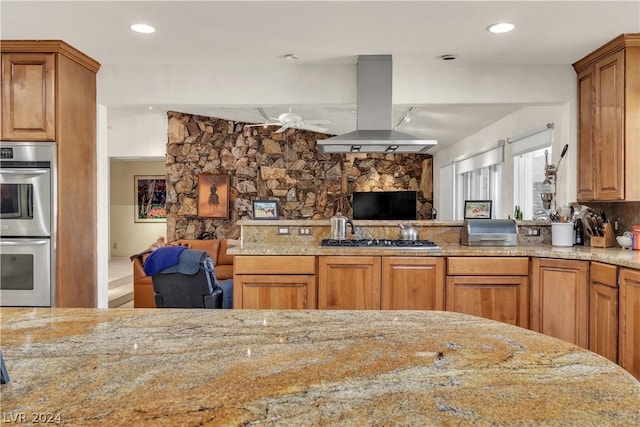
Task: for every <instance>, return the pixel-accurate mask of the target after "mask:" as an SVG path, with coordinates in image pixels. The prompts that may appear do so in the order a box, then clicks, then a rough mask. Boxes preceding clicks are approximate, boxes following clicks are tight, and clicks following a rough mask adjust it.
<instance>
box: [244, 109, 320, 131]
mask: <svg viewBox="0 0 640 427" xmlns="http://www.w3.org/2000/svg"><path fill="white" fill-rule="evenodd" d="M258 111H259V112H260V114H261V115H262V117H264V120H265V122H264V123H262V124H257V125H246V126H245V127H253V126H280V129H278V130H277V131H275V132H274V133H281V132H284V131H285V130H287V129H304V130H309V131H312V132H326V131H327V129H325V128H323V127H320V126H316V125H326V124H328V123H329V121H328V120H302V116H300V114H297V113H293V112H291V107H289V112H288V113H282V114H280V115H279V116H278V117H269V116H268V115H267V113H265V112H264V110H263V109H262V108H261V107H258Z"/></svg>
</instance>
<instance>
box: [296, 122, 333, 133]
mask: <svg viewBox="0 0 640 427" xmlns="http://www.w3.org/2000/svg"><path fill="white" fill-rule="evenodd" d="M298 129H306V130H310V131H311V132H326V131H327V129H325V128H321V127H320V126H313V125H310V124H308V123H305V124H303V125H301V126H299V127H298Z"/></svg>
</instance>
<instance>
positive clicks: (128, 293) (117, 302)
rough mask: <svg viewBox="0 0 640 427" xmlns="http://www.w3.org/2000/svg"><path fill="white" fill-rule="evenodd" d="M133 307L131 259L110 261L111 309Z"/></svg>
mask: <svg viewBox="0 0 640 427" xmlns="http://www.w3.org/2000/svg"><path fill="white" fill-rule="evenodd" d="M120 307H133V266H132V265H131V261H130V260H129V257H111V259H110V260H109V308H120Z"/></svg>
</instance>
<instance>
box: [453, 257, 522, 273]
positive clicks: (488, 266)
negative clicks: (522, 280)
mask: <svg viewBox="0 0 640 427" xmlns="http://www.w3.org/2000/svg"><path fill="white" fill-rule="evenodd" d="M528 274H529V257H447V275H449V276H455V275H465V276H527V275H528Z"/></svg>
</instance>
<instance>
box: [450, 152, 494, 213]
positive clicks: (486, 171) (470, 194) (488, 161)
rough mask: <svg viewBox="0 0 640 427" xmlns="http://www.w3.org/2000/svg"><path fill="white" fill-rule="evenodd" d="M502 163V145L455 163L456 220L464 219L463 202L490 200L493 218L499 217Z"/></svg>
mask: <svg viewBox="0 0 640 427" xmlns="http://www.w3.org/2000/svg"><path fill="white" fill-rule="evenodd" d="M502 162H503V146H502V145H500V146H498V147H496V148H492V149H490V150H488V151H484V152H482V153H479V154H476V155H475V156H472V157H469V158H466V159H463V160H460V161H458V162H456V164H455V170H456V195H457V197H456V218H457V219H462V218H464V201H465V200H492V201H493V206H494V212H493V218H500V217H501V212H500V210H499V208H498V207H499V206H501V205H502V190H501V187H502Z"/></svg>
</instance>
